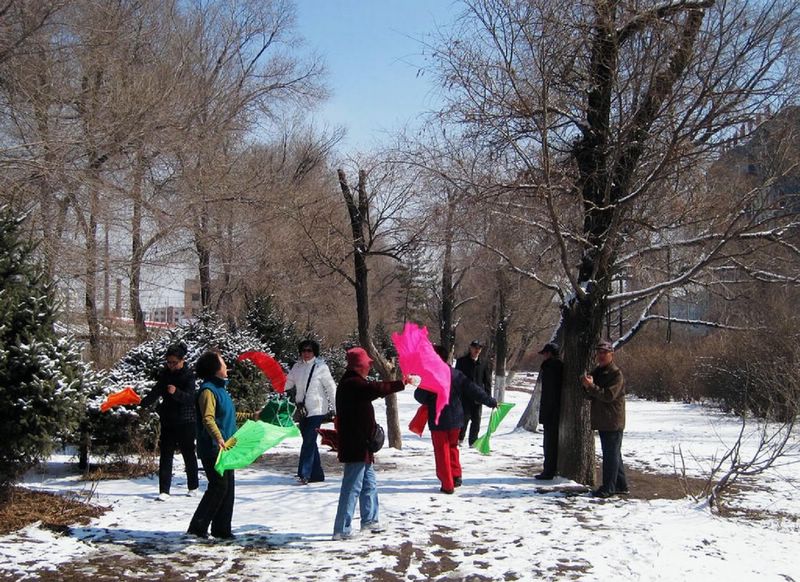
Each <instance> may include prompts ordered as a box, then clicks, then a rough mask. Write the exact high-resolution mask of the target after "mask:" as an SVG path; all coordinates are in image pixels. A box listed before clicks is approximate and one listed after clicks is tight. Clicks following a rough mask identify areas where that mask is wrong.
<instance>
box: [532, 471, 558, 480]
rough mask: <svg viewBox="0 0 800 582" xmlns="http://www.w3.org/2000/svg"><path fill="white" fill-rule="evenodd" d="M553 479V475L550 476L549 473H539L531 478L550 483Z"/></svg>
mask: <svg viewBox="0 0 800 582" xmlns="http://www.w3.org/2000/svg"><path fill="white" fill-rule="evenodd" d="M553 477H555V475H551V474H550V473H539V474H538V475H534V476H533V478H534V479H536V480H537V481H552V480H553Z"/></svg>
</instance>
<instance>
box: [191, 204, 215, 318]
mask: <svg viewBox="0 0 800 582" xmlns="http://www.w3.org/2000/svg"><path fill="white" fill-rule="evenodd" d="M208 223H209V216H208V204H207V203H205V202H204V203H203V204H202V205H201V210H200V216H199V217H198V221H197V225H196V228H195V233H194V246H195V250H196V251H197V268H198V271H199V275H200V305H201V306H202V308H203V309H207V308H208V307H210V306H211V248H210V246H209V242H208V241H209V238H208Z"/></svg>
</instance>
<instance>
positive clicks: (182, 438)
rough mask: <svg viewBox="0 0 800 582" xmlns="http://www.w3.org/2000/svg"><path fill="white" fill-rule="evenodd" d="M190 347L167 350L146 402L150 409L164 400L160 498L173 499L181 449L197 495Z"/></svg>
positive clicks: (191, 492) (161, 406)
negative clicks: (172, 487)
mask: <svg viewBox="0 0 800 582" xmlns="http://www.w3.org/2000/svg"><path fill="white" fill-rule="evenodd" d="M185 357H186V348H185V347H184V346H182V345H174V346H170V347H169V348H167V354H166V366H165V367H164V368H162V369H161V370H160V371H159V373H158V379H157V380H156V385H155V386H154V387H153V389H152V390H151V391H150V392H149V393H148V394H147V396H145V397H144V398H143V399H142V403H141V405H142V406H150V405H151V404H153V403H154V402H155V401H156V400H158V399H161V402H160V403H159V405H158V416H159V417H160V419H161V436H160V438H159V442H158V447H159V451H160V455H161V456H160V458H159V462H158V491H159V493H158V497H157V498H156V499H158V500H160V501H166V500H167V499H168V498H169V491H170V485H171V484H172V458H173V457H174V456H175V449H176V448H178V449H180V451H181V455H183V463H184V465H185V466H186V485H187V488H188V489H189V493H188V494H189V495H190V496H192V497H193V496H195V495H197V487H198V480H197V457H196V456H195V453H194V438H195V415H194V390H195V378H194V373H192V371H191V370H190V369H189V368H187V367H186V365H185V363H186V362H185Z"/></svg>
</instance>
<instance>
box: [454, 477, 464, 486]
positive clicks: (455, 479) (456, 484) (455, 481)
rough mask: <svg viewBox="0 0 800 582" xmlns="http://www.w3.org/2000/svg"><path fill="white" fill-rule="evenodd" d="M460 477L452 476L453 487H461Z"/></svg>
mask: <svg viewBox="0 0 800 582" xmlns="http://www.w3.org/2000/svg"><path fill="white" fill-rule="evenodd" d="M461 483H462V481H461V477H453V485H454V486H455V487H461Z"/></svg>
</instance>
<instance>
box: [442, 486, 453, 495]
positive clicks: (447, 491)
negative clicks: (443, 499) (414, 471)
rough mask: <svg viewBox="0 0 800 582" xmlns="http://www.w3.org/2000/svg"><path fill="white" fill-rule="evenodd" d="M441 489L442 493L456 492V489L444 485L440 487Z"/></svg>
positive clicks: (450, 493)
mask: <svg viewBox="0 0 800 582" xmlns="http://www.w3.org/2000/svg"><path fill="white" fill-rule="evenodd" d="M439 491H441V492H442V493H446V494H447V495H452V494H453V493H455V489H445V488H444V487H442V488H441V489H439Z"/></svg>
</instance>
